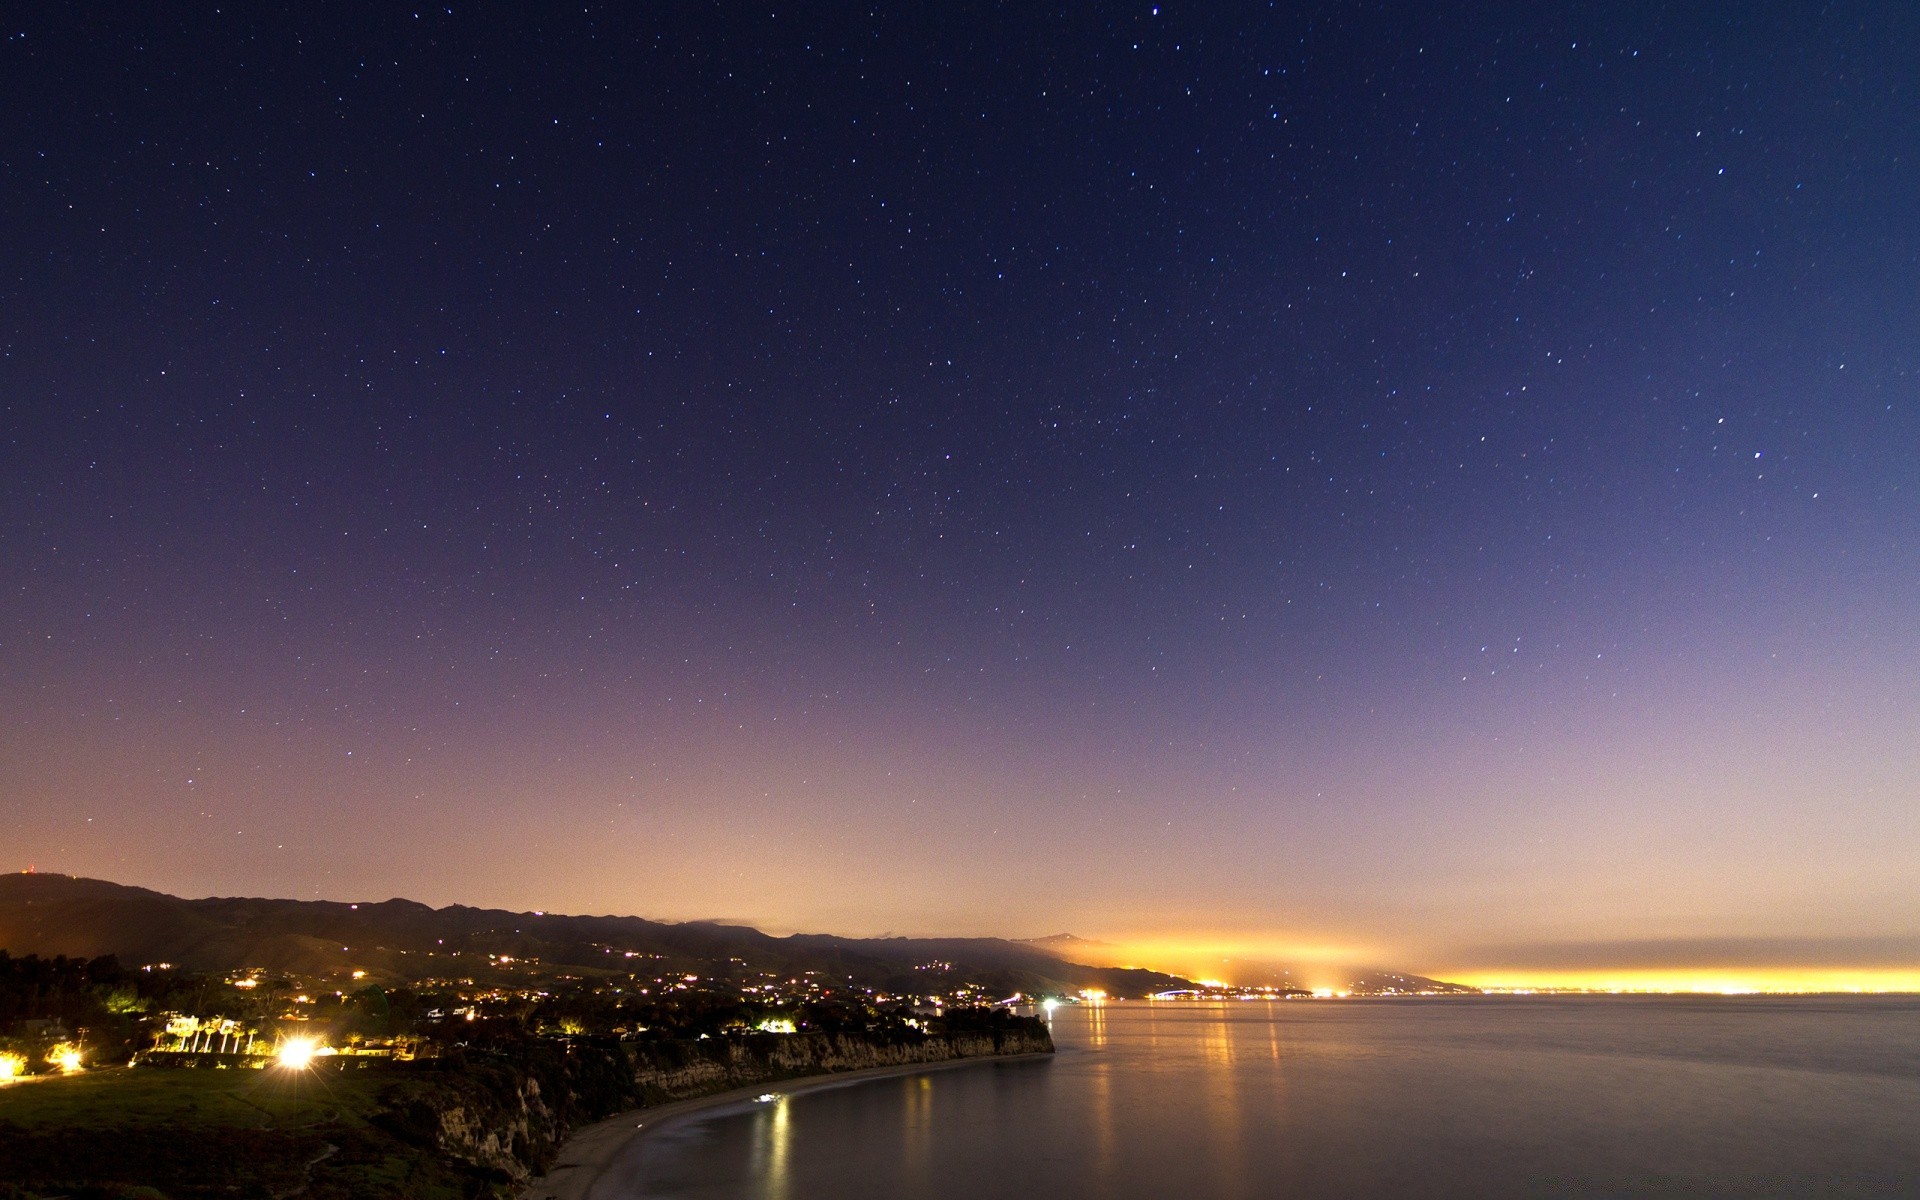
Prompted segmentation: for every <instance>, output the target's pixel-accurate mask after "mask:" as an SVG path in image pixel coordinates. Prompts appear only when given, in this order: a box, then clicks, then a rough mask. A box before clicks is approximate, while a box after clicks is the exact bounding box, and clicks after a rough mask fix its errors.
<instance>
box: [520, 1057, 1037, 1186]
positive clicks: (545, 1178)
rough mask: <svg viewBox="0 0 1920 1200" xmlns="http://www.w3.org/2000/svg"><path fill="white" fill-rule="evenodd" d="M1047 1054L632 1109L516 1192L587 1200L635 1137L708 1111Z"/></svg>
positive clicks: (573, 1139)
mask: <svg viewBox="0 0 1920 1200" xmlns="http://www.w3.org/2000/svg"><path fill="white" fill-rule="evenodd" d="M1052 1057H1053V1055H1052V1054H1051V1053H1047V1052H1044V1051H1041V1052H1035V1053H1032V1054H982V1055H976V1056H974V1057H970V1058H949V1059H944V1060H942V1061H940V1062H926V1063H898V1064H895V1065H893V1066H886V1067H865V1068H862V1069H860V1070H857V1071H829V1072H827V1073H826V1074H823V1075H800V1076H796V1077H795V1078H792V1079H782V1080H779V1081H778V1082H773V1083H761V1084H753V1085H751V1086H748V1087H738V1088H731V1089H729V1090H727V1091H724V1092H715V1093H714V1094H713V1095H711V1096H696V1097H694V1098H692V1099H689V1100H675V1101H672V1102H671V1103H667V1104H656V1105H653V1106H652V1107H650V1108H633V1109H628V1110H627V1111H626V1112H623V1113H615V1114H614V1115H613V1116H611V1117H608V1118H606V1119H605V1120H602V1121H596V1122H594V1123H593V1124H591V1125H583V1126H581V1127H580V1128H578V1129H576V1130H574V1131H573V1132H572V1133H569V1134H568V1135H567V1140H566V1141H564V1142H562V1143H561V1144H560V1155H559V1157H558V1158H556V1159H554V1162H553V1166H551V1167H549V1168H548V1169H547V1172H546V1174H544V1175H540V1176H538V1177H536V1178H534V1179H531V1180H529V1181H528V1182H527V1183H526V1185H525V1186H524V1187H522V1188H521V1189H520V1191H519V1192H518V1193H517V1197H518V1200H588V1197H589V1196H590V1195H591V1193H592V1191H593V1187H594V1185H595V1184H597V1183H599V1182H600V1180H601V1179H602V1178H603V1177H604V1176H605V1175H606V1173H607V1168H608V1167H610V1166H612V1165H613V1163H614V1160H616V1159H617V1158H619V1157H620V1155H621V1153H622V1152H624V1151H625V1150H626V1148H627V1146H628V1144H629V1143H631V1142H632V1141H633V1140H634V1139H635V1138H639V1137H644V1136H645V1135H646V1134H649V1133H652V1132H654V1131H656V1130H658V1129H660V1128H661V1127H663V1126H665V1125H667V1124H670V1123H671V1122H673V1121H677V1120H680V1119H682V1118H685V1117H688V1116H690V1115H692V1114H694V1113H697V1112H700V1111H703V1110H705V1109H709V1108H721V1107H724V1106H726V1105H730V1104H738V1103H740V1102H741V1101H743V1100H752V1099H754V1098H756V1097H759V1096H766V1095H775V1096H790V1095H794V1094H796V1093H799V1092H807V1091H813V1090H816V1089H818V1088H824V1087H830V1086H832V1085H835V1084H845V1083H862V1082H866V1081H868V1080H874V1079H888V1078H892V1077H894V1076H899V1075H919V1074H923V1073H925V1072H928V1071H947V1070H952V1069H953V1068H955V1067H971V1066H977V1065H979V1064H980V1063H1000V1062H1035V1061H1039V1060H1042V1059H1051V1058H1052Z"/></svg>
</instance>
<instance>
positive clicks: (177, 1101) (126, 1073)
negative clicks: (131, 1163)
mask: <svg viewBox="0 0 1920 1200" xmlns="http://www.w3.org/2000/svg"><path fill="white" fill-rule="evenodd" d="M378 1082H379V1081H378V1080H377V1078H375V1077H370V1076H368V1075H366V1074H364V1073H355V1074H351V1075H347V1074H324V1073H319V1072H307V1071H288V1070H284V1069H278V1068H270V1069H268V1070H264V1071H191V1070H167V1069H163V1068H154V1067H144V1068H143V1067H116V1068H113V1069H110V1070H105V1071H87V1072H83V1073H82V1074H79V1075H64V1076H63V1075H49V1076H42V1077H39V1078H34V1079H26V1080H21V1081H19V1082H16V1083H12V1084H8V1085H5V1086H0V1121H5V1122H11V1123H13V1124H15V1125H18V1126H21V1127H23V1128H27V1129H34V1128H39V1127H44V1126H49V1125H57V1126H65V1127H68V1128H93V1129H99V1128H108V1127H120V1126H126V1125H146V1124H157V1125H166V1126H180V1125H211V1126H229V1127H234V1128H242V1129H295V1128H299V1127H302V1126H309V1125H320V1124H327V1123H334V1122H342V1121H344V1122H356V1121H364V1119H365V1118H366V1117H367V1116H368V1115H369V1114H370V1113H372V1112H373V1110H374V1109H375V1107H376V1106H377V1103H378V1100H377V1094H378V1090H379V1088H378Z"/></svg>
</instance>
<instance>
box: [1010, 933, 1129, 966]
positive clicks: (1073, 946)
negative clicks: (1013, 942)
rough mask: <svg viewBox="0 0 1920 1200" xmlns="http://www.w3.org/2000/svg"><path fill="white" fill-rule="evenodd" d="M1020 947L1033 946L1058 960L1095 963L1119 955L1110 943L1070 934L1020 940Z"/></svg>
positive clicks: (1052, 934)
mask: <svg viewBox="0 0 1920 1200" xmlns="http://www.w3.org/2000/svg"><path fill="white" fill-rule="evenodd" d="M1019 940H1020V943H1021V944H1022V945H1026V946H1035V947H1038V948H1039V949H1041V950H1045V951H1046V952H1047V953H1048V954H1051V955H1053V956H1054V957H1055V958H1059V959H1069V960H1078V961H1081V962H1097V961H1099V960H1101V959H1105V958H1110V957H1112V956H1113V955H1115V954H1117V953H1119V951H1120V947H1118V946H1116V945H1114V944H1113V943H1112V942H1098V941H1095V940H1094V939H1092V938H1083V937H1080V936H1079V935H1078V934H1072V933H1051V934H1048V935H1047V936H1046V937H1038V938H1021V939H1019Z"/></svg>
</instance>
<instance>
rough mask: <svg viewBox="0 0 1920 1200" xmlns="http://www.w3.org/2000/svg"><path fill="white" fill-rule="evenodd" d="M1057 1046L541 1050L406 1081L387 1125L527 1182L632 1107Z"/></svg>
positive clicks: (835, 1043) (855, 1043) (893, 1043)
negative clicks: (584, 1128)
mask: <svg viewBox="0 0 1920 1200" xmlns="http://www.w3.org/2000/svg"><path fill="white" fill-rule="evenodd" d="M1052 1051H1053V1038H1052V1037H1051V1036H1050V1035H1049V1034H1048V1032H1047V1029H1046V1026H1045V1025H1043V1024H1041V1023H1040V1022H1038V1021H1022V1022H1019V1023H1017V1024H1014V1025H1011V1026H1008V1027H1004V1028H997V1029H990V1030H979V1031H971V1032H959V1033H940V1034H928V1035H924V1036H913V1037H905V1036H902V1037H888V1036H885V1035H880V1034H868V1033H794V1034H760V1035H755V1036H752V1037H745V1038H712V1039H703V1040H699V1041H673V1042H634V1043H627V1044H624V1045H586V1044H580V1045H575V1046H572V1047H569V1048H566V1049H565V1050H564V1051H561V1050H559V1049H558V1048H554V1047H541V1048H539V1052H536V1053H529V1054H528V1055H526V1056H516V1057H514V1058H506V1057H495V1058H490V1059H488V1060H485V1061H481V1062H474V1063H468V1064H463V1065H461V1066H460V1067H458V1068H457V1069H454V1070H451V1071H447V1072H444V1073H442V1074H441V1075H439V1076H438V1077H436V1078H433V1079H432V1080H419V1081H413V1082H409V1083H406V1084H403V1085H399V1086H396V1087H395V1088H393V1089H391V1090H390V1091H389V1092H388V1094H387V1095H386V1096H385V1102H386V1112H385V1114H384V1116H383V1117H382V1118H381V1119H380V1123H381V1124H382V1125H383V1126H384V1127H386V1128H387V1129H388V1130H389V1131H390V1132H393V1133H395V1134H398V1135H400V1136H402V1137H404V1138H406V1139H407V1140H409V1141H412V1142H415V1143H416V1144H420V1145H430V1146H432V1147H433V1148H434V1149H435V1150H436V1151H437V1152H438V1153H439V1154H440V1155H442V1156H444V1157H446V1158H450V1159H454V1160H457V1161H459V1162H461V1163H465V1164H466V1165H468V1166H470V1167H475V1168H478V1169H479V1170H481V1171H482V1172H484V1173H485V1174H487V1175H489V1176H491V1177H493V1178H495V1179H496V1180H498V1181H501V1182H503V1183H505V1182H511V1183H516V1184H518V1183H524V1182H525V1181H527V1180H528V1179H530V1178H532V1177H533V1176H535V1175H537V1174H539V1173H540V1172H541V1171H543V1170H545V1169H546V1168H547V1167H548V1166H549V1165H550V1164H551V1163H552V1162H553V1160H554V1158H555V1156H556V1155H557V1154H558V1152H559V1149H560V1144H561V1142H563V1141H564V1140H566V1136H567V1133H568V1132H569V1131H570V1130H571V1129H573V1128H575V1127H577V1126H580V1125H585V1124H589V1123H591V1122H593V1121H597V1120H600V1119H601V1118H603V1117H608V1116H611V1115H613V1114H614V1113H616V1112H620V1111H622V1110H624V1109H629V1108H639V1107H644V1106H646V1105H651V1104H665V1103H670V1102H672V1101H675V1100H688V1099H693V1098H695V1097H699V1096H710V1095H713V1094H715V1093H717V1092H725V1091H731V1090H732V1089H734V1088H741V1087H752V1086H755V1085H757V1084H764V1083H775V1082H778V1081H780V1080H785V1079H798V1078H802V1077H804V1076H810V1075H829V1074H836V1073H839V1072H843V1071H861V1070H866V1069H869V1068H872V1067H901V1066H912V1065H915V1064H919V1063H929V1064H931V1063H941V1062H951V1061H953V1060H956V1059H967V1058H987V1057H992V1056H995V1055H1009V1054H1047V1053H1051V1052H1052Z"/></svg>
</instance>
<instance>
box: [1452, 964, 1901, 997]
mask: <svg viewBox="0 0 1920 1200" xmlns="http://www.w3.org/2000/svg"><path fill="white" fill-rule="evenodd" d="M1448 978H1449V979H1450V980H1452V981H1453V982H1456V983H1464V984H1467V985H1469V986H1471V987H1478V988H1485V989H1487V990H1488V991H1501V992H1536V991H1585V992H1646V993H1683V992H1684V993H1700V994H1708V995H1724V996H1739V995H1752V994H1755V993H1774V994H1783V993H1784V994H1806V993H1811V992H1874V993H1880V992H1920V971H1915V970H1905V969H1897V968H1887V969H1878V968H1865V969H1851V968H1845V967H1820V968H1807V967H1780V968H1764V967H1759V968H1737V967H1728V968H1719V967H1715V968H1704V969H1699V970H1684V969H1678V970H1611V971H1610V970H1551V971H1529V970H1524V969H1519V968H1515V969H1512V970H1503V971H1488V972H1465V973H1462V974H1457V975H1450V976H1448Z"/></svg>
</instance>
